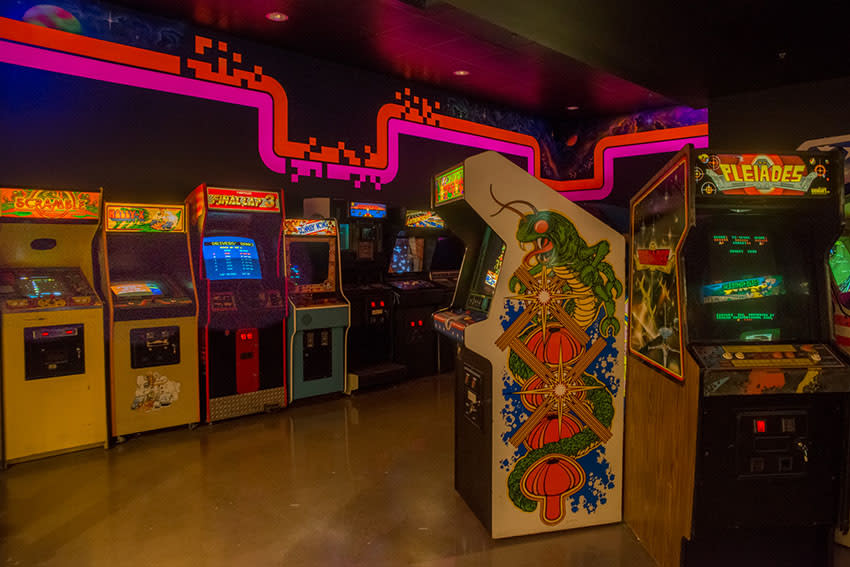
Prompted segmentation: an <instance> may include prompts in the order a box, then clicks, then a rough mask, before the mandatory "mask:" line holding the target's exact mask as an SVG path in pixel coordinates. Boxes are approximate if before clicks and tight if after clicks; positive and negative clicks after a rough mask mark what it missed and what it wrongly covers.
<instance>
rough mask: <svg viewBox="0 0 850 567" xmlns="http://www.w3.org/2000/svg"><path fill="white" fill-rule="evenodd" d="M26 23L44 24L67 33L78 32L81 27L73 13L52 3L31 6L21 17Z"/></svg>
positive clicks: (80, 30)
mask: <svg viewBox="0 0 850 567" xmlns="http://www.w3.org/2000/svg"><path fill="white" fill-rule="evenodd" d="M21 19H22V20H23V21H25V22H27V23H28V24H34V25H36V26H44V27H46V28H50V29H54V30H61V31H66V32H69V33H80V32H82V30H83V27H82V26H81V25H80V21H79V20H78V19H77V18H75V17H74V15H73V14H72V13H71V12H69V11H68V10H66V9H64V8H60V7H59V6H53V5H52V4H38V5H37V6H33V7H32V8H30V9H29V10H27V11H26V12H24V17H23V18H21Z"/></svg>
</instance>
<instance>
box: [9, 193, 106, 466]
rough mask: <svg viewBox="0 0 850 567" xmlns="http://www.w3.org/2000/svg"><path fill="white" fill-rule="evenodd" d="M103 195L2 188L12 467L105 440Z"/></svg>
mask: <svg viewBox="0 0 850 567" xmlns="http://www.w3.org/2000/svg"><path fill="white" fill-rule="evenodd" d="M100 201H101V194H100V192H99V191H89V192H80V191H66V190H51V189H23V188H0V241H2V243H3V245H2V246H0V314H2V318H1V319H0V331H2V332H0V334H2V346H0V348H1V349H2V381H3V438H4V445H3V460H4V462H5V463H9V462H15V461H22V460H27V459H31V458H36V457H41V456H46V455H50V454H54V453H60V452H64V451H69V450H73V449H82V448H86V447H91V446H94V445H99V444H104V443H105V442H106V393H105V383H106V380H105V376H104V351H103V344H104V340H103V306H102V304H101V301H100V299H99V298H98V296H97V294H96V293H95V291H94V289H93V288H92V285H91V282H92V276H93V266H92V239H93V238H94V235H95V232H96V231H97V227H98V223H99V221H100V212H101V202H100Z"/></svg>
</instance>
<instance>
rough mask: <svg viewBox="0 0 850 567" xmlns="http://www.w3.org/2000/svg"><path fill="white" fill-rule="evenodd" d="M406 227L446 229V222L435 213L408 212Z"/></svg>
mask: <svg viewBox="0 0 850 567" xmlns="http://www.w3.org/2000/svg"><path fill="white" fill-rule="evenodd" d="M404 226H406V227H408V228H445V226H446V221H444V220H443V219H442V217H440V215H438V214H437V213H435V212H434V211H407V212H406V213H405V215H404Z"/></svg>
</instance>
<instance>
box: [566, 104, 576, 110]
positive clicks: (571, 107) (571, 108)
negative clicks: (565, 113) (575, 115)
mask: <svg viewBox="0 0 850 567" xmlns="http://www.w3.org/2000/svg"><path fill="white" fill-rule="evenodd" d="M567 110H578V107H577V106H576V105H572V106H568V107H567Z"/></svg>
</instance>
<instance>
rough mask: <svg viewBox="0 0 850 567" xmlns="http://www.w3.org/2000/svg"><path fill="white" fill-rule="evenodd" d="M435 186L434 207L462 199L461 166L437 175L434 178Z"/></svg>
mask: <svg viewBox="0 0 850 567" xmlns="http://www.w3.org/2000/svg"><path fill="white" fill-rule="evenodd" d="M435 184H436V187H435V188H434V205H435V206H437V205H442V204H443V203H448V202H449V201H454V200H455V199H460V198H461V197H463V165H459V166H457V167H456V168H454V169H450V170H449V171H446V172H445V173H441V174H440V175H438V176H437V177H436V178H435Z"/></svg>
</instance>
